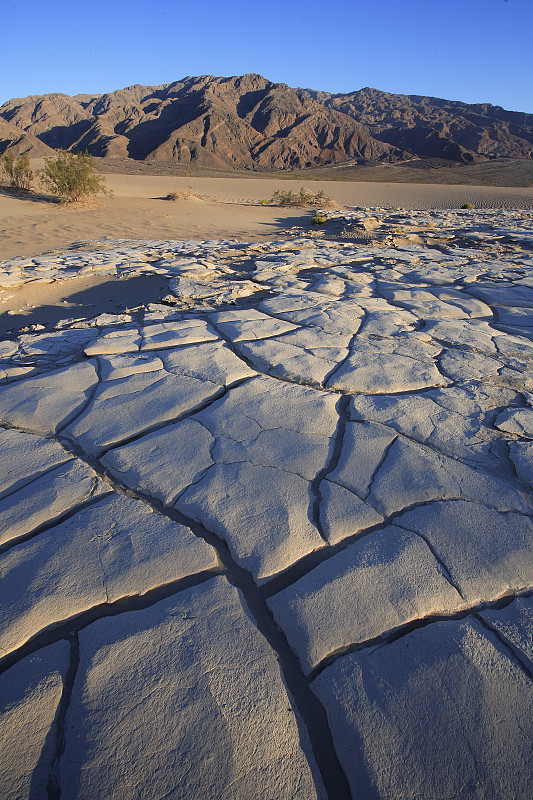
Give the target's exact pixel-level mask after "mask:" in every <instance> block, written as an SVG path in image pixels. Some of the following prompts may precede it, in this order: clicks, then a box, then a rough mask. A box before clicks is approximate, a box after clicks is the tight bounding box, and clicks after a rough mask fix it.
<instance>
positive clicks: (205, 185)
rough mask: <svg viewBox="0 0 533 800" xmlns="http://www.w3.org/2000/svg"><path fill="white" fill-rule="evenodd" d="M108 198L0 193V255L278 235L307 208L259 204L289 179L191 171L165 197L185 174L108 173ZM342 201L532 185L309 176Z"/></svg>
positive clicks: (416, 201) (429, 202) (474, 196)
mask: <svg viewBox="0 0 533 800" xmlns="http://www.w3.org/2000/svg"><path fill="white" fill-rule="evenodd" d="M106 183H107V186H108V188H109V189H111V191H112V192H113V194H114V197H113V198H109V197H100V198H98V200H97V202H95V203H92V204H90V205H80V206H77V207H69V206H59V205H57V204H53V203H50V202H48V201H47V200H46V199H43V198H38V197H36V198H34V199H19V198H16V197H13V196H10V195H7V194H0V258H4V259H6V258H12V257H14V256H31V255H36V254H38V253H44V252H48V251H50V250H58V249H62V248H65V247H68V246H69V245H71V244H72V243H79V242H94V241H97V240H102V239H106V238H110V239H116V238H120V239H159V240H161V239H204V240H205V239H219V238H222V239H242V240H244V241H259V240H263V239H273V238H276V237H278V236H280V235H282V233H283V231H284V230H285V229H286V228H287V227H291V226H292V225H297V224H301V223H302V222H305V219H306V217H308V216H309V214H310V213H311V212H307V211H305V210H302V209H298V208H285V209H284V208H272V207H268V206H261V205H260V200H261V199H262V198H265V197H270V196H271V195H272V193H273V192H274V191H275V190H276V189H282V190H285V191H288V190H292V191H298V189H299V187H300V185H304V184H299V183H297V182H294V181H290V182H289V181H283V180H270V179H262V178H257V179H253V178H252V179H250V178H247V179H244V178H202V177H193V178H192V179H190V183H191V185H192V190H193V192H194V193H195V194H197V195H200V196H201V197H202V198H205V199H196V198H191V199H189V200H178V201H175V202H169V201H167V200H164V199H162V198H164V197H165V196H166V195H167V194H168V193H169V192H172V191H186V189H187V183H188V181H187V179H186V178H183V177H181V178H180V177H152V176H148V175H107V176H106ZM307 186H308V187H309V188H310V189H312V190H313V191H314V192H318V191H319V190H320V189H323V190H324V192H325V194H326V195H327V196H328V197H331V199H332V200H335V201H336V202H337V203H339V204H340V205H343V206H365V207H368V206H384V207H398V206H400V207H403V208H406V209H413V208H457V207H459V206H460V205H461V204H462V203H465V202H471V203H473V204H474V205H475V206H476V207H493V208H498V207H502V206H505V207H509V208H512V207H518V208H524V207H533V189H532V188H528V189H522V188H501V187H489V186H448V185H430V184H401V183H354V182H342V181H324V182H321V181H312V182H309V183H308V184H307Z"/></svg>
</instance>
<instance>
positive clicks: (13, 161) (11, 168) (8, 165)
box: [0, 150, 33, 192]
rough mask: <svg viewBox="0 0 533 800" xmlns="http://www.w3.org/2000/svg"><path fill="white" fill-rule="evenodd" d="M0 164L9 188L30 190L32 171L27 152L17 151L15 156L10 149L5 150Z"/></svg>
mask: <svg viewBox="0 0 533 800" xmlns="http://www.w3.org/2000/svg"><path fill="white" fill-rule="evenodd" d="M0 165H1V167H2V172H3V173H4V175H5V176H6V178H7V180H8V186H9V188H10V189H15V190H16V191H18V192H29V191H30V187H31V182H32V180H33V172H32V171H31V169H30V159H29V158H28V154H27V153H19V155H18V156H16V155H15V154H14V153H13V151H12V150H7V151H6V152H5V153H4V155H3V156H2V158H1V159H0Z"/></svg>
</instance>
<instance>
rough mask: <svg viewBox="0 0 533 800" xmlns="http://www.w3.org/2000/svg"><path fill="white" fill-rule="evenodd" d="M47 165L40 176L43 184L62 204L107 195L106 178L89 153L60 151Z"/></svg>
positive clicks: (49, 159)
mask: <svg viewBox="0 0 533 800" xmlns="http://www.w3.org/2000/svg"><path fill="white" fill-rule="evenodd" d="M45 165H46V166H45V168H44V170H43V171H42V172H41V176H40V177H41V182H42V184H43V185H44V187H45V188H46V189H48V190H49V191H51V192H52V194H55V195H56V196H57V197H59V199H60V201H61V202H62V203H73V202H75V201H77V200H82V199H84V198H86V197H91V196H92V195H95V194H107V190H106V188H105V184H104V178H103V176H102V175H101V174H100V173H99V172H98V170H97V168H96V166H95V164H94V159H93V157H92V156H90V155H89V153H87V152H85V153H76V154H74V153H67V151H66V150H58V151H57V156H56V157H55V158H48V159H46V162H45Z"/></svg>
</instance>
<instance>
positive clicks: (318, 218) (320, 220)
mask: <svg viewBox="0 0 533 800" xmlns="http://www.w3.org/2000/svg"><path fill="white" fill-rule="evenodd" d="M327 221H328V218H327V217H326V215H325V214H321V213H320V211H315V213H314V214H313V216H312V217H311V225H323V224H324V222H327Z"/></svg>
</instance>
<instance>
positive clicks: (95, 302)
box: [0, 275, 169, 335]
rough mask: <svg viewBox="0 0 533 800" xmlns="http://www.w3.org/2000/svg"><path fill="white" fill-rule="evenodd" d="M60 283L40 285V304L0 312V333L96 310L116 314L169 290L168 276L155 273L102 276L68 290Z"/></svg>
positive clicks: (91, 314)
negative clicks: (103, 277)
mask: <svg viewBox="0 0 533 800" xmlns="http://www.w3.org/2000/svg"><path fill="white" fill-rule="evenodd" d="M74 280H76V279H74ZM60 283H62V282H57V283H55V284H50V285H45V286H43V295H48V297H43V303H42V304H41V305H36V304H34V305H33V306H31V307H28V308H22V307H21V308H20V311H17V312H15V313H13V312H12V313H2V314H0V335H5V334H6V333H9V332H10V333H16V332H17V331H19V330H20V329H21V328H26V327H29V326H31V325H45V326H48V325H56V324H57V323H58V322H60V321H61V320H63V319H70V318H73V319H77V320H78V319H91V318H92V317H95V316H97V315H98V314H104V313H109V314H119V313H120V312H121V311H124V310H125V309H133V308H136V307H137V306H140V305H144V304H145V303H158V302H159V301H160V300H161V299H162V298H163V297H165V295H167V294H168V292H169V289H168V280H167V279H165V278H162V277H161V276H159V275H138V276H135V277H131V278H106V279H103V280H102V282H101V283H97V284H96V285H93V286H89V287H86V288H84V289H81V290H80V291H74V292H73V291H72V287H70V292H69V286H68V284H69V281H65V282H64V284H63V286H60ZM29 285H30V286H31V284H29ZM50 286H51V287H52V288H54V289H55V290H56V292H55V296H54V297H50V288H49V287H50ZM24 288H25V287H22V290H21V291H22V292H23V291H24ZM21 299H22V298H21ZM46 300H48V302H46ZM21 306H22V303H21Z"/></svg>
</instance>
